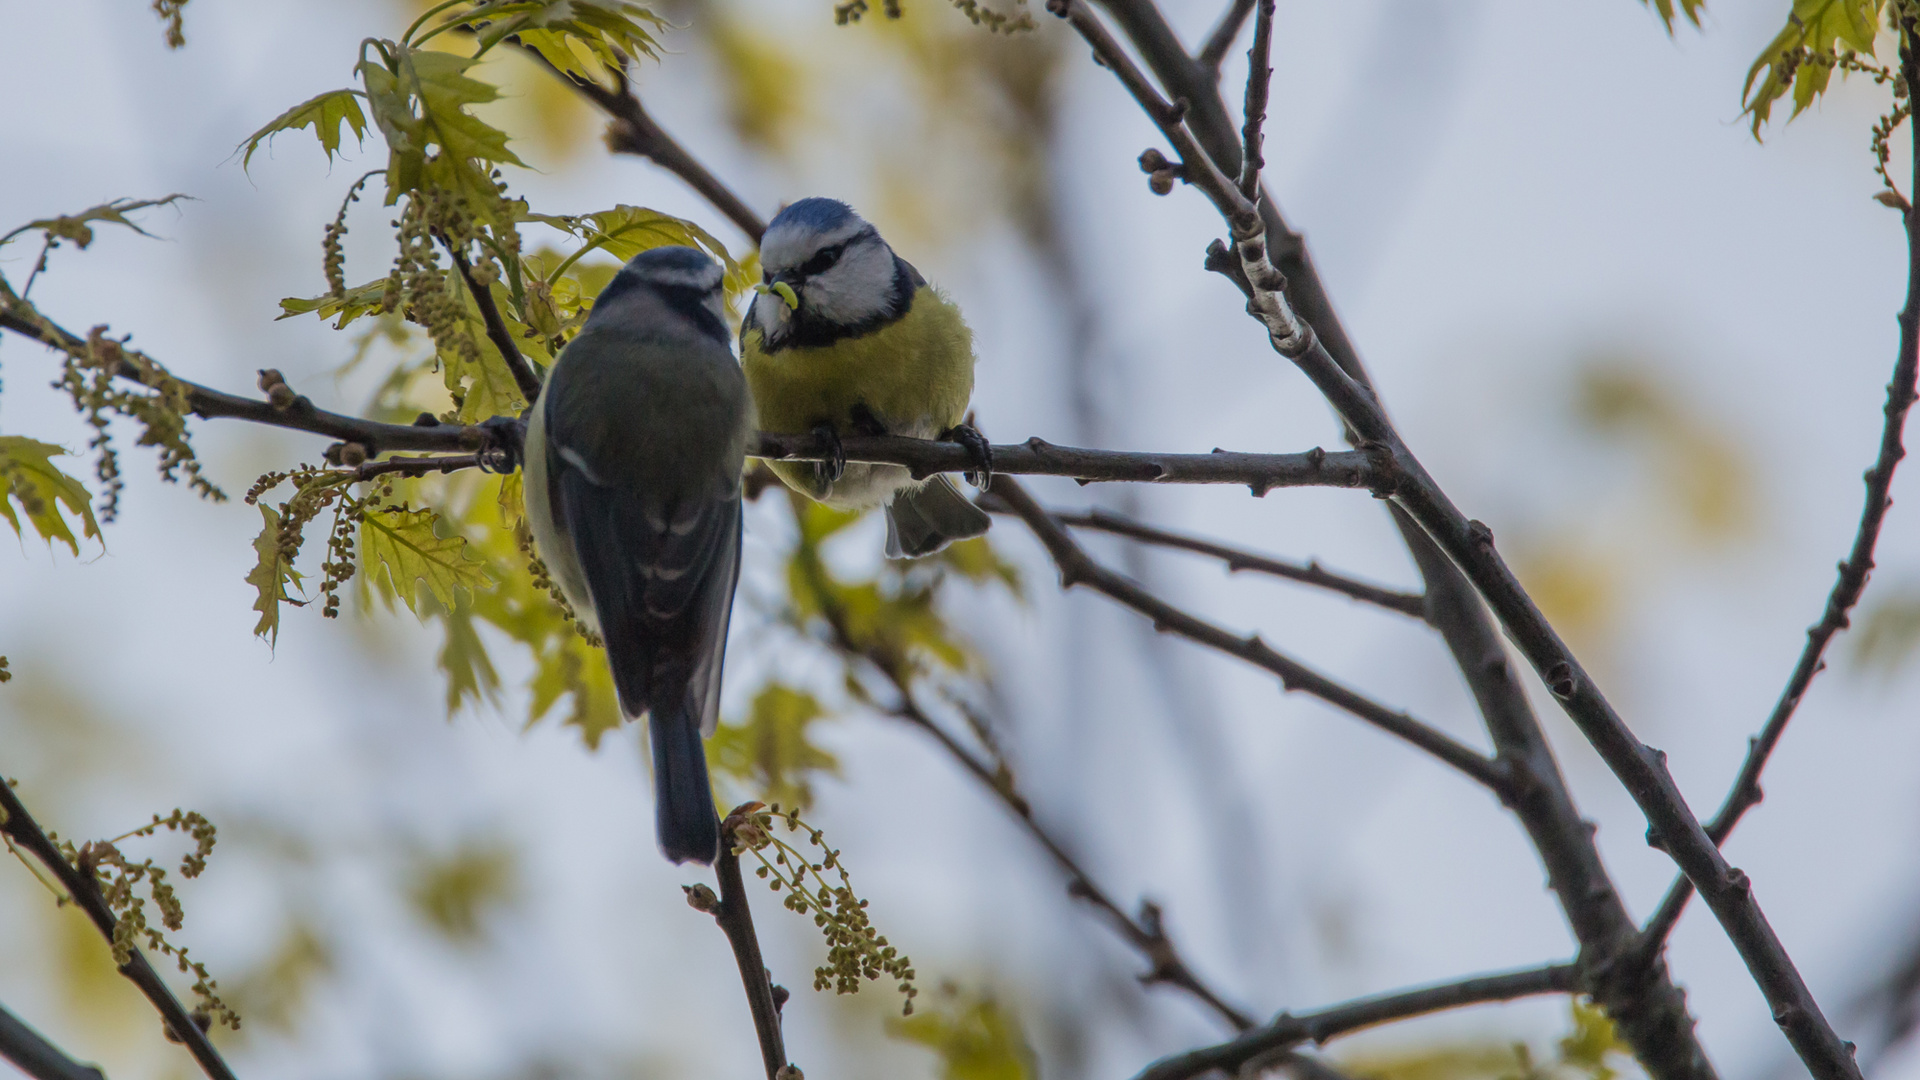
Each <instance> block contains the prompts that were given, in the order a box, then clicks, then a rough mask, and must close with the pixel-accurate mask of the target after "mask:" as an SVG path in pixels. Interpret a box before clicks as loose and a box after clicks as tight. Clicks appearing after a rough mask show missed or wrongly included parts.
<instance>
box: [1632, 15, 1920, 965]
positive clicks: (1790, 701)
mask: <svg viewBox="0 0 1920 1080" xmlns="http://www.w3.org/2000/svg"><path fill="white" fill-rule="evenodd" d="M1902 30H1903V34H1902V39H1901V40H1902V44H1901V49H1900V67H1901V71H1902V72H1903V73H1904V74H1905V76H1906V78H1907V80H1908V82H1907V85H1909V86H1913V85H1916V84H1915V82H1914V81H1913V80H1915V79H1916V78H1920V59H1917V58H1916V57H1915V55H1914V53H1915V51H1916V50H1915V48H1914V44H1913V40H1914V39H1913V28H1912V24H1911V20H1908V21H1907V22H1905V23H1903V26H1902ZM1913 174H1914V182H1915V184H1916V187H1915V188H1914V190H1916V191H1920V144H1916V145H1915V147H1914V156H1913ZM1905 225H1906V233H1907V302H1906V305H1905V306H1904V307H1903V308H1902V309H1901V311H1900V353H1899V356H1898V357H1897V358H1896V359H1895V361H1894V365H1893V376H1892V378H1891V379H1889V380H1888V382H1887V403H1886V405H1885V406H1884V407H1883V409H1882V411H1883V412H1884V413H1885V415H1886V421H1885V423H1884V424H1882V426H1881V428H1880V453H1879V456H1878V457H1877V458H1876V459H1875V460H1874V463H1873V468H1871V469H1868V470H1867V475H1866V485H1867V497H1866V505H1865V507H1864V508H1863V509H1862V510H1861V511H1860V527H1859V528H1858V529H1857V530H1855V532H1854V535H1853V547H1852V548H1851V549H1850V550H1849V551H1848V552H1847V558H1846V561H1844V562H1842V563H1841V564H1840V573H1839V576H1838V578H1837V579H1835V581H1834V583H1833V591H1832V592H1830V593H1829V594H1828V595H1827V606H1826V609H1825V610H1824V611H1823V612H1822V613H1821V615H1820V621H1819V622H1817V623H1814V624H1813V625H1812V626H1811V627H1809V628H1808V629H1807V644H1806V647H1805V648H1803V649H1801V650H1800V659H1799V661H1798V662H1797V663H1795V664H1794V666H1793V674H1792V675H1790V676H1788V678H1787V686H1786V689H1785V690H1783V691H1782V692H1781V694H1780V700H1779V701H1777V702H1776V703H1775V704H1774V706H1773V712H1772V714H1771V715H1769V716H1768V717H1767V722H1766V725H1765V726H1764V727H1762V728H1761V729H1760V734H1759V735H1757V736H1755V737H1754V738H1753V739H1752V740H1750V741H1749V743H1748V746H1747V757H1746V760H1745V761H1743V762H1742V763H1741V765H1740V775H1739V776H1738V777H1736V778H1735V780H1734V782H1733V788H1732V790H1731V791H1729V792H1728V793H1727V798H1726V801H1725V802H1723V803H1722V804H1721V805H1720V810H1719V812H1718V813H1716V814H1714V815H1713V820H1712V821H1710V822H1708V823H1707V835H1708V836H1709V837H1712V839H1713V842H1714V843H1715V844H1724V843H1726V842H1727V837H1728V836H1729V835H1730V834H1731V833H1732V832H1733V828H1734V826H1735V825H1738V824H1739V823H1740V818H1741V817H1742V816H1743V815H1744V814H1746V812H1747V811H1748V810H1751V809H1752V808H1753V807H1754V806H1755V805H1757V804H1758V803H1759V802H1760V799H1761V791H1760V772H1761V770H1763V769H1765V768H1766V767H1767V758H1768V756H1769V755H1771V754H1772V753H1773V749H1774V747H1776V746H1778V745H1779V743H1780V736H1781V735H1782V734H1784V733H1785V732H1786V730H1787V722H1788V721H1789V720H1792V719H1793V714H1794V710H1796V709H1798V708H1799V707H1800V699H1801V698H1803V697H1805V696H1806V693H1807V687H1808V686H1810V685H1812V683H1813V679H1814V676H1816V675H1818V674H1820V672H1821V671H1823V670H1825V669H1826V666H1827V663H1826V660H1825V656H1826V651H1827V645H1828V644H1829V643H1830V642H1832V641H1833V638H1834V635H1835V634H1838V633H1839V632H1840V631H1842V630H1844V629H1846V628H1847V626H1848V613H1849V612H1851V611H1852V610H1853V608H1854V605H1855V604H1858V603H1859V602H1860V595H1861V594H1862V593H1863V592H1865V591H1866V588H1867V577H1868V575H1869V574H1871V573H1872V572H1873V550H1874V547H1875V545H1877V544H1878V543H1879V541H1880V528H1881V526H1882V525H1884V524H1885V523H1886V520H1887V509H1888V508H1889V507H1891V506H1892V505H1893V499H1892V498H1891V497H1890V496H1889V495H1888V492H1889V491H1890V490H1891V488H1892V487H1893V471H1894V469H1896V468H1897V467H1899V464H1900V460H1901V459H1902V458H1904V457H1906V456H1907V448H1906V445H1905V443H1904V442H1903V433H1904V431H1905V429H1906V423H1907V412H1908V410H1909V409H1911V408H1912V407H1913V403H1914V397H1915V394H1914V384H1915V377H1916V375H1917V374H1920V362H1916V358H1920V215H1916V214H1914V213H1913V212H1912V211H1911V210H1909V211H1907V212H1906V214H1905ZM1692 896H1693V883H1692V882H1690V881H1688V880H1687V879H1686V877H1684V876H1682V877H1681V878H1680V879H1679V880H1677V881H1675V882H1674V883H1673V886H1672V887H1671V888H1670V889H1668V890H1667V895H1666V899H1664V900H1662V901H1661V903H1660V909H1659V910H1658V911H1657V912H1655V913H1654V916H1653V918H1651V919H1649V920H1647V928H1646V932H1645V933H1646V948H1647V949H1648V950H1649V951H1658V950H1659V949H1660V948H1661V947H1662V946H1663V945H1664V944H1665V942H1666V939H1667V935H1668V934H1670V933H1672V932H1673V927H1674V924H1675V923H1677V922H1679V921H1680V913H1681V912H1682V911H1684V910H1685V909H1686V906H1687V901H1688V899H1690V898H1691V897H1692Z"/></svg>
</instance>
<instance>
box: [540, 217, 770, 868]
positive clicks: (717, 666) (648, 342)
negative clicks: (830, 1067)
mask: <svg viewBox="0 0 1920 1080" xmlns="http://www.w3.org/2000/svg"><path fill="white" fill-rule="evenodd" d="M719 286H720V267H719V266H718V265H717V264H715V263H714V261H713V260H712V259H711V258H708V257H707V256H706V255H705V254H703V253H701V252H698V251H695V250H693V249H691V248H657V249H654V250H651V251H647V252H643V253H641V254H640V255H638V256H636V257H635V258H634V259H633V260H632V261H630V262H629V263H628V264H627V265H626V266H625V267H624V268H622V270H621V271H620V273H619V274H617V275H616V276H615V277H614V279H613V281H612V282H610V283H609V284H608V285H607V287H606V289H605V290H603V291H602V292H601V294H600V297H599V298H598V299H597V300H596V302H595V305H594V308H593V311H592V313H591V314H590V315H589V316H588V318H587V320H586V324H585V325H584V326H583V327H582V329H581V331H580V334H579V335H578V336H577V337H576V338H575V339H574V340H573V341H572V342H570V343H569V344H568V345H567V347H566V349H565V350H563V351H562V353H561V355H560V357H559V359H558V360H556V361H555V363H554V367H553V370H552V372H551V373H550V374H549V375H548V378H547V383H546V386H545V387H544V388H543V389H542V391H541V394H540V399H539V401H538V402H536V403H535V406H534V411H533V417H532V419H531V421H530V423H529V425H528V438H527V470H526V502H527V518H528V523H529V525H530V527H531V528H532V530H533V534H534V539H535V541H536V543H537V544H538V545H539V548H540V553H541V556H542V558H543V559H544V560H545V561H546V563H547V565H548V568H549V569H550V570H551V571H552V573H553V575H554V579H555V581H556V582H557V583H559V585H560V587H561V589H562V591H563V592H564V593H565V594H566V595H567V598H568V600H569V602H571V603H572V604H573V605H574V608H575V610H576V612H578V613H579V614H580V615H581V616H582V618H583V619H584V620H585V621H587V622H588V624H589V625H590V626H593V627H594V628H596V629H597V630H598V632H599V634H600V636H601V638H602V639H603V641H604V642H605V644H606V650H607V659H608V662H609V664H610V665H611V666H612V670H613V676H614V685H615V687H616V688H617V690H618V691H619V696H620V703H621V707H622V710H623V711H624V712H626V713H627V715H629V716H634V717H637V716H640V715H642V714H645V715H647V716H648V717H649V729H650V731H651V734H652V739H653V756H654V772H655V780H656V785H655V786H656V792H655V795H656V819H657V825H658V830H659V834H660V843H661V846H662V848H663V849H664V850H665V851H666V853H667V855H668V857H669V858H672V859H674V861H676V862H679V861H685V860H688V859H692V860H695V861H700V862H710V861H711V860H712V859H713V857H714V854H715V852H716V850H717V845H718V820H717V817H716V815H715V812H714V808H713V804H712V794H711V789H710V787H709V784H708V779H707V771H706V758H705V752H704V750H703V748H702V744H701V736H702V735H703V734H705V733H709V732H711V731H712V729H713V726H714V724H715V723H716V722H717V720H718V715H719V696H720V695H719V689H720V674H721V667H722V660H723V657H724V653H725V648H726V633H727V621H728V617H729V615H730V612H731V610H732V603H733V592H734V586H735V583H736V581H737V579H738V576H739V549H740V474H741V467H742V465H743V462H744V457H745V452H746V441H747V437H748V435H749V433H750V421H749V411H748V404H747V393H746V383H745V380H744V378H743V376H742V375H741V372H740V367H739V364H738V363H737V362H736V361H735V359H734V357H733V353H732V351H731V349H730V348H729V346H728V335H727V330H726V326H725V322H724V319H723V315H724V310H725V309H724V303H723V299H722V295H721V293H720V288H719Z"/></svg>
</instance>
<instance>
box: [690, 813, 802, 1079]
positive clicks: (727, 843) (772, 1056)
mask: <svg viewBox="0 0 1920 1080" xmlns="http://www.w3.org/2000/svg"><path fill="white" fill-rule="evenodd" d="M749 805H750V804H749ZM745 809H746V807H744V806H743V807H738V808H736V809H735V810H734V811H733V813H731V814H729V815H727V819H726V820H725V821H723V822H721V823H720V857H719V858H718V859H716V860H715V861H714V864H713V869H714V876H715V877H716V878H718V879H719V881H720V896H719V898H718V899H717V900H716V899H715V898H714V896H713V894H712V893H709V892H705V890H704V889H703V888H702V887H700V886H694V887H692V888H689V889H688V890H687V899H688V902H689V903H691V904H692V905H693V906H694V907H695V908H697V909H699V910H701V911H705V912H707V913H709V914H711V915H712V916H713V919H714V921H715V922H717V923H719V924H720V929H721V930H722V931H724V932H725V933H726V935H727V944H729V945H731V946H733V959H734V962H735V963H737V964H738V965H739V966H740V984H741V985H742V986H743V987H745V988H746V991H747V1007H748V1009H749V1010H751V1011H752V1013H753V1030H754V1032H755V1033H756V1034H757V1035H758V1036H759V1037H760V1059H761V1062H762V1063H763V1064H765V1065H766V1069H767V1080H775V1078H776V1077H779V1078H780V1080H785V1077H783V1076H782V1075H781V1074H782V1073H784V1072H786V1071H787V1070H788V1069H790V1068H791V1063H790V1062H788V1061H787V1047H786V1041H785V1038H784V1036H783V1035H782V1034H781V1030H780V1005H781V1003H782V1002H784V1001H785V1000H786V998H785V993H784V991H781V990H780V989H779V988H777V987H775V986H774V985H773V979H772V977H771V975H770V974H769V973H768V971H767V965H766V961H764V960H763V959H761V956H760V937H759V935H758V934H756V933H755V932H754V929H753V909H752V908H751V907H749V906H748V904H747V887H746V884H745V882H744V881H743V880H742V878H741V876H740V855H739V853H738V852H736V851H735V850H734V846H733V830H734V828H735V827H736V826H738V825H740V824H741V823H742V822H744V821H746V817H745V815H744V814H743V813H742V812H741V811H743V810H745ZM795 1071H796V1072H797V1070H795ZM788 1075H791V1073H789V1074H788Z"/></svg>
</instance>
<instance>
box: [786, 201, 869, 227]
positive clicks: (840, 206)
mask: <svg viewBox="0 0 1920 1080" xmlns="http://www.w3.org/2000/svg"><path fill="white" fill-rule="evenodd" d="M858 220H860V215H858V214H856V213H854V212H853V207H851V206H848V205H847V204H846V203H843V202H841V201H840V200H839V199H828V198H824V197H822V196H819V195H815V196H813V197H812V198H807V199H801V200H800V201H799V202H797V203H794V204H793V205H791V206H789V207H787V208H786V209H785V210H782V211H780V212H779V213H778V214H775V215H774V216H773V220H772V221H769V222H767V231H768V232H772V231H773V230H775V229H778V228H782V227H791V226H796V225H797V226H800V227H802V228H805V229H809V230H811V231H813V232H817V233H825V232H832V231H833V230H835V229H838V228H841V227H842V226H844V225H846V224H847V223H848V222H852V221H858Z"/></svg>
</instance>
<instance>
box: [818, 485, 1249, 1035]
mask: <svg viewBox="0 0 1920 1080" xmlns="http://www.w3.org/2000/svg"><path fill="white" fill-rule="evenodd" d="M799 497H800V496H797V495H796V496H794V498H796V499H797V498H799ZM817 591H818V593H819V596H820V598H821V599H820V604H821V612H820V614H821V617H822V619H823V620H824V621H825V622H826V624H827V629H828V630H829V631H830V632H831V634H832V635H833V645H834V647H835V648H836V649H838V650H839V651H840V652H841V653H842V654H844V655H847V656H850V657H859V658H861V659H864V660H866V661H867V662H868V663H869V664H872V665H873V667H874V668H875V670H877V671H879V672H880V674H881V675H882V676H884V677H885V678H886V680H887V682H889V683H890V684H892V686H893V689H894V692H895V694H896V695H898V700H897V701H896V702H894V703H892V704H891V705H881V704H880V703H878V702H873V701H871V699H869V700H868V703H869V704H871V705H872V706H873V707H874V708H876V709H879V710H881V711H883V712H885V713H887V714H888V715H890V716H892V717H894V718H895V719H898V720H904V721H906V722H907V723H909V724H912V725H913V726H914V727H917V728H919V729H920V730H922V731H924V732H926V733H927V734H928V735H930V736H932V737H933V739H934V741H935V742H937V743H939V744H940V746H941V748H942V749H944V750H946V752H947V754H948V755H949V756H951V757H952V758H953V759H954V761H956V762H958V763H959V765H960V767H961V768H962V769H965V770H966V771H967V773H968V774H970V775H971V776H972V777H973V778H974V779H976V780H978V781H980V783H981V785H982V786H984V787H985V788H986V789H987V790H988V791H990V792H992V793H993V795H994V797H995V798H997V799H999V800H1000V803H1001V805H1002V806H1005V807H1006V808H1007V810H1008V811H1009V812H1011V813H1012V814H1013V816H1014V817H1015V818H1016V819H1017V820H1018V821H1019V822H1020V824H1021V826H1022V827H1023V828H1025V829H1026V831H1027V834H1028V835H1029V836H1031V837H1032V838H1033V839H1034V841H1035V842H1036V843H1038V844H1039V845H1040V846H1041V848H1043V849H1044V850H1045V851H1046V853H1047V854H1048V855H1049V856H1050V857H1051V858H1052V859H1053V861H1054V864H1055V865H1056V866H1058V867H1059V868H1060V870H1061V871H1062V872H1063V873H1064V874H1065V875H1066V878H1067V895H1069V896H1072V897H1074V898H1075V899H1078V900H1083V901H1085V902H1086V903H1088V904H1089V905H1091V906H1092V907H1093V908H1094V909H1095V910H1097V911H1098V912H1100V914H1101V915H1103V916H1104V917H1105V918H1106V919H1107V921H1108V923H1109V924H1110V925H1111V926H1112V927H1113V929H1114V931H1115V932H1116V933H1118V934H1119V935H1120V936H1121V937H1122V938H1124V939H1126V942H1127V944H1129V945H1131V946H1133V948H1134V949H1135V950H1137V951H1138V952H1139V953H1140V954H1141V956H1142V957H1143V958H1144V959H1145V960H1146V961H1147V964H1148V969H1147V971H1146V972H1145V973H1144V974H1142V975H1141V976H1140V981H1141V982H1142V983H1144V984H1147V985H1153V984H1156V983H1163V984H1166V985H1168V986H1174V987H1177V988H1179V989H1181V990H1184V991H1186V992H1187V993H1188V994H1191V995H1192V996H1193V997H1194V998H1196V999H1198V1000H1199V1001H1200V1002H1201V1003H1202V1004H1204V1005H1206V1006H1207V1007H1208V1008H1210V1009H1212V1010H1213V1011H1214V1012H1215V1013H1216V1014H1218V1015H1219V1016H1220V1018H1221V1019H1223V1020H1225V1021H1226V1022H1227V1023H1228V1024H1229V1025H1231V1026H1232V1027H1233V1028H1234V1029H1235V1030H1237V1031H1245V1030H1247V1029H1248V1028H1251V1027H1252V1026H1253V1018H1252V1017H1250V1016H1248V1015H1247V1014H1246V1013H1244V1012H1242V1011H1241V1010H1239V1009H1237V1008H1235V1007H1233V1006H1232V1005H1229V1004H1227V1002H1226V1000H1225V999H1224V998H1222V997H1221V996H1220V995H1219V994H1218V993H1216V992H1214V990H1213V989H1212V988H1211V987H1209V986H1208V985H1207V984H1206V983H1205V982H1203V981H1201V979H1200V977H1199V976H1197V975H1195V974H1194V972H1193V969H1192V968H1190V967H1188V966H1187V962H1186V960H1185V959H1184V958H1183V957H1182V956H1181V955H1180V950H1179V949H1178V948H1177V947H1176V946H1175V945H1174V943H1173V939H1172V938H1171V937H1170V936H1169V935H1168V934H1167V930H1166V924H1165V921H1164V918H1163V914H1162V912H1161V909H1160V906H1159V905H1158V904H1155V903H1153V902H1152V901H1150V900H1143V901H1142V902H1141V904H1140V914H1139V916H1138V917H1135V916H1132V915H1129V914H1127V912H1126V910H1125V909H1124V908H1122V907H1121V906H1120V905H1119V904H1118V903H1116V902H1115V901H1114V899H1113V897H1112V896H1111V895H1109V894H1108V893H1107V891H1106V890H1105V889H1102V888H1101V887H1100V886H1099V885H1098V884H1097V883H1096V882H1095V881H1094V880H1093V877H1092V876H1091V875H1090V874H1088V873H1087V872H1086V870H1084V869H1083V868H1081V866H1080V864H1079V862H1078V861H1077V860H1075V859H1074V857H1073V856H1072V855H1070V854H1068V853H1067V850H1066V848H1065V847H1064V846H1063V845H1062V844H1061V843H1060V841H1058V840H1056V839H1055V838H1054V837H1053V835H1052V834H1051V833H1049V832H1047V830H1046V828H1045V827H1044V826H1042V825H1041V824H1040V822H1039V821H1038V820H1037V819H1036V818H1035V817H1034V814H1033V807H1032V805H1030V804H1029V803H1028V802H1027V800H1026V799H1025V798H1024V797H1022V796H1021V795H1020V793H1019V791H1017V790H1016V789H1015V788H1014V785H1013V774H1012V772H1011V771H1010V770H1008V769H1007V768H1006V765H1005V762H1004V761H996V763H995V764H993V765H989V764H988V763H986V762H983V761H981V760H980V759H979V758H978V757H976V756H975V755H974V754H973V753H972V752H971V751H969V750H968V749H967V748H966V747H965V746H962V745H961V744H960V742H959V740H957V739H955V738H954V737H953V736H952V735H950V734H948V732H947V730H946V729H945V728H943V727H942V726H940V724H939V723H937V722H936V721H935V720H934V719H933V717H931V716H929V715H927V713H926V711H925V710H923V709H922V708H921V707H920V704H919V702H918V701H917V700H916V699H915V698H914V694H913V669H912V667H911V665H910V664H909V663H908V662H907V661H906V660H905V659H903V658H902V657H899V656H896V655H893V654H892V653H890V652H889V651H886V650H883V649H881V648H878V647H876V646H874V645H872V644H862V643H861V642H860V641H859V640H858V639H857V638H856V636H855V634H854V633H853V631H852V628H851V627H850V626H849V625H848V623H847V613H846V611H845V610H843V609H842V608H841V607H840V605H839V604H838V603H836V602H835V601H834V600H833V594H832V592H831V590H829V589H826V588H821V589H819V590H817Z"/></svg>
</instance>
